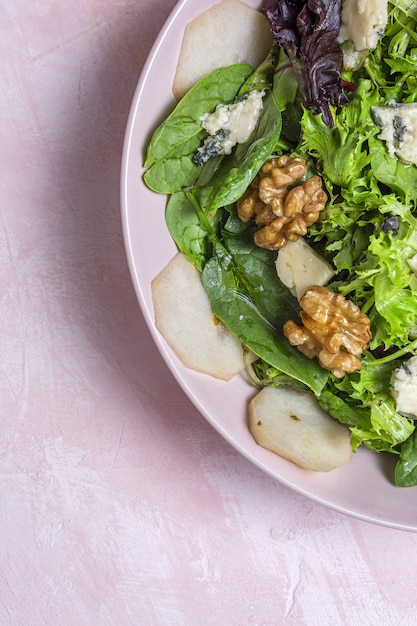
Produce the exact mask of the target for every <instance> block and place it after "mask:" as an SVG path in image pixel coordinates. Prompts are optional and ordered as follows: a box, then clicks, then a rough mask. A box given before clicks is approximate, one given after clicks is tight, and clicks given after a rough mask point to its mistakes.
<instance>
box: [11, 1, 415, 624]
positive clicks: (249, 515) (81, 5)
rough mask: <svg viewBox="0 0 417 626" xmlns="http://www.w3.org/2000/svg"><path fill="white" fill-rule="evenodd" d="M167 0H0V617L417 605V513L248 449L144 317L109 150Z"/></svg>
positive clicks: (395, 612) (292, 615) (311, 614)
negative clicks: (366, 518) (311, 485)
mask: <svg viewBox="0 0 417 626" xmlns="http://www.w3.org/2000/svg"><path fill="white" fill-rule="evenodd" d="M195 1H196V2H197V0H195ZM174 4H175V2H174V0H136V1H133V0H112V1H110V0H73V2H71V3H69V2H66V1H64V0H55V1H54V0H37V1H33V2H28V1H27V0H3V2H2V3H1V5H0V27H1V38H0V52H1V59H2V64H1V85H0V166H1V180H0V211H1V213H0V216H1V226H0V315H1V321H0V355H1V356H0V384H1V395H0V420H1V421H0V548H1V549H0V624H1V625H7V626H8V625H14V624H18V625H22V626H23V625H24V626H32V625H33V626H38V625H43V624H45V625H47V626H56V625H57V624H60V625H61V624H62V625H77V626H78V625H86V626H96V625H101V624H103V625H115V626H125V625H126V626H127V625H131V624H132V625H139V624H140V625H142V624H144V625H148V624H149V625H154V624H155V625H163V626H164V625H165V624H166V625H169V626H171V625H181V626H182V625H184V626H196V625H199V624H202V625H204V626H205V625H207V626H212V625H217V624H227V625H229V624H230V625H236V626H246V625H248V626H261V625H265V626H275V625H277V626H278V625H280V624H294V625H297V626H299V625H301V626H303V625H306V626H322V625H327V624H329V625H335V626H338V625H340V626H346V625H348V626H349V625H352V626H356V625H362V624H365V625H372V626H373V625H377V624H384V626H390V625H393V626H394V625H397V624H401V625H406V626H411V625H414V624H417V609H416V591H415V590H416V583H417V573H416V569H415V558H414V557H413V556H412V555H414V554H415V553H416V551H417V534H413V533H408V532H401V531H396V530H391V529H388V528H383V527H379V526H374V525H371V524H367V523H364V522H360V521H358V520H353V519H350V518H348V517H346V516H343V515H341V514H338V513H335V512H333V511H331V510H328V509H326V508H324V507H322V506H320V505H318V504H315V503H314V502H311V501H310V500H307V499H305V498H304V497H302V496H300V495H297V494H295V493H293V492H291V491H290V490H288V489H286V488H285V487H283V486H281V485H280V484H277V483H276V482H274V481H273V480H272V479H271V478H269V477H268V476H266V475H264V474H263V473H262V472H261V471H260V470H258V469H257V468H255V467H254V466H252V465H251V464H250V463H249V462H248V461H246V460H245V459H243V458H242V457H241V456H240V455H239V454H238V453H237V452H236V451H234V450H233V449H232V448H231V447H230V446H229V445H228V444H226V443H225V442H224V441H223V440H222V439H221V438H220V436H219V435H218V434H217V433H216V432H215V431H213V429H212V428H211V427H210V426H209V425H208V424H207V423H206V422H205V421H204V420H203V418H202V417H201V416H200V415H199V414H198V413H197V412H196V410H195V409H194V407H193V406H192V405H191V404H190V402H189V401H188V400H187V399H186V398H185V396H184V394H183V393H182V391H181V390H180V389H179V388H178V387H177V385H176V383H175V382H174V380H173V378H172V376H171V374H170V373H169V372H168V370H167V368H166V366H165V364H164V362H163V361H162V359H161V357H160V355H159V353H158V352H157V350H156V348H155V347H154V345H153V343H152V340H151V339H150V336H149V333H148V330H147V329H146V327H145V324H144V322H143V320H142V317H141V314H140V311H139V307H138V305H137V302H136V299H135V296H134V293H133V289H132V286H131V282H130V277H129V274H128V270H127V265H126V261H125V254H124V248H123V241H122V233H121V224H120V207H119V176H120V159H121V151H122V145H123V134H124V129H125V125H126V120H127V115H128V111H129V106H130V102H131V99H132V96H133V93H134V89H135V86H136V83H137V80H138V77H139V74H140V71H141V68H142V65H143V63H144V61H145V59H146V56H147V54H148V52H149V50H150V47H151V45H152V42H153V40H154V38H155V36H156V34H157V32H158V31H159V29H160V27H161V26H162V25H163V23H164V21H165V19H166V17H167V16H168V14H169V12H170V10H171V9H172V8H173V6H174Z"/></svg>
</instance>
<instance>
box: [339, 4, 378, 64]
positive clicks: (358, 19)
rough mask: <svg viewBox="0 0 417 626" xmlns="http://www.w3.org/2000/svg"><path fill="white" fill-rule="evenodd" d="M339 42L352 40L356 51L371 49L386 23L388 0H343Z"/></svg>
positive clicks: (374, 46)
mask: <svg viewBox="0 0 417 626" xmlns="http://www.w3.org/2000/svg"><path fill="white" fill-rule="evenodd" d="M341 17H342V20H341V26H340V31H339V37H338V40H339V43H343V42H344V41H348V40H349V41H352V43H353V45H354V48H355V50H356V51H357V52H360V51H362V50H373V49H374V48H376V45H377V43H378V39H379V38H380V37H381V36H382V35H383V34H384V31H385V27H386V25H387V23H388V0H345V2H344V3H343V7H342V16H341Z"/></svg>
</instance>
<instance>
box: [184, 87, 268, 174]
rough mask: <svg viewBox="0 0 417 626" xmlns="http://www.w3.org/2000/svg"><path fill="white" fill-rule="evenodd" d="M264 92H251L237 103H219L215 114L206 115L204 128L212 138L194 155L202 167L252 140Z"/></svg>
mask: <svg viewBox="0 0 417 626" xmlns="http://www.w3.org/2000/svg"><path fill="white" fill-rule="evenodd" d="M264 95H265V92H264V91H257V90H253V91H249V92H248V93H247V94H245V95H244V96H242V98H240V100H238V101H237V102H235V103H233V104H218V105H217V107H216V109H215V111H214V112H213V113H206V114H205V115H203V116H202V117H201V118H200V120H201V125H202V127H203V128H204V130H205V131H206V132H207V133H208V137H207V138H206V139H205V141H204V143H203V145H202V146H200V148H199V149H198V150H197V152H196V154H195V155H194V158H193V160H194V162H195V163H197V164H198V165H202V164H203V163H206V162H207V161H208V160H209V159H210V158H211V157H213V156H216V155H218V154H230V153H231V152H232V150H233V148H234V147H235V145H236V144H238V143H244V142H245V141H247V140H248V139H249V137H250V136H251V134H252V133H253V131H254V130H255V128H256V125H257V123H258V120H259V118H260V116H261V113H262V109H263V97H264Z"/></svg>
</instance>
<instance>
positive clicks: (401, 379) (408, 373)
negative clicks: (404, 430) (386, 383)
mask: <svg viewBox="0 0 417 626" xmlns="http://www.w3.org/2000/svg"><path fill="white" fill-rule="evenodd" d="M391 394H392V397H393V398H394V400H395V408H396V409H397V411H398V412H399V413H402V414H404V415H406V416H408V417H411V418H413V419H417V356H413V357H411V359H408V361H405V362H404V363H403V364H402V365H401V367H398V368H397V369H396V370H394V372H393V374H392V376H391Z"/></svg>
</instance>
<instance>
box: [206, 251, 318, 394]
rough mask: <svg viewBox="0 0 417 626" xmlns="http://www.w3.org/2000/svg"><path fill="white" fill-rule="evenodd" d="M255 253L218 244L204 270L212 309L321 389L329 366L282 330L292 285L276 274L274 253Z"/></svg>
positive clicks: (275, 362) (266, 356) (276, 363)
mask: <svg viewBox="0 0 417 626" xmlns="http://www.w3.org/2000/svg"><path fill="white" fill-rule="evenodd" d="M235 243H236V242H235ZM252 254H253V256H252ZM252 254H248V253H247V256H246V258H244V259H243V258H238V259H237V260H236V259H235V257H234V255H232V254H230V252H229V251H228V250H226V248H225V247H223V246H222V245H217V246H215V253H214V255H213V257H211V258H210V259H209V261H208V262H207V263H206V265H205V266H204V269H203V273H202V280H203V284H204V287H205V290H206V292H207V294H208V297H209V299H210V304H211V307H212V311H213V313H214V315H216V316H217V317H218V318H219V319H220V320H221V321H222V322H223V323H224V324H225V326H226V327H227V328H228V329H229V330H230V331H231V332H232V333H233V334H234V335H235V336H236V337H238V338H239V339H240V340H241V341H242V343H243V344H244V345H246V346H247V347H248V348H249V349H250V350H252V351H253V352H254V353H255V354H256V355H257V356H259V357H260V358H262V359H263V360H264V361H266V362H267V363H269V364H270V365H272V366H273V367H276V368H277V369H278V370H279V371H281V372H283V373H284V374H287V375H289V376H291V377H292V378H295V379H296V380H298V381H300V382H302V383H304V384H306V385H307V386H308V387H309V388H310V389H312V390H313V392H315V393H316V394H319V393H320V392H321V390H322V389H323V387H324V385H325V383H326V380H327V377H328V372H325V370H323V369H322V368H321V367H320V366H319V365H318V364H317V362H316V361H312V360H309V359H307V358H306V357H305V356H303V355H302V354H301V353H300V352H299V351H298V350H297V349H296V348H294V347H292V346H291V345H290V344H289V343H288V341H287V340H286V339H285V337H284V336H283V334H282V332H281V327H282V325H283V323H284V322H285V321H286V320H287V319H288V312H287V313H285V311H286V306H285V302H288V298H289V295H288V290H287V289H286V288H285V287H284V286H283V285H281V284H280V282H279V280H278V278H277V277H276V276H275V278H273V272H272V271H271V259H269V260H267V259H266V258H263V259H262V258H261V257H262V254H260V255H259V256H258V252H257V251H255V249H254V250H253V252H252ZM260 271H263V274H262V276H261V277H260V275H259V272H260ZM273 301H274V302H275V304H276V307H274V306H273ZM293 306H294V305H293Z"/></svg>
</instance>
